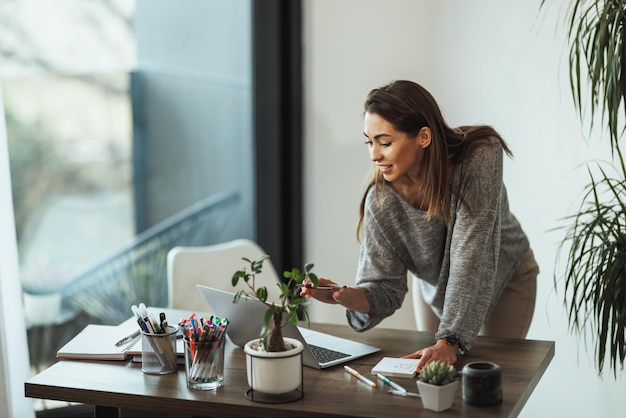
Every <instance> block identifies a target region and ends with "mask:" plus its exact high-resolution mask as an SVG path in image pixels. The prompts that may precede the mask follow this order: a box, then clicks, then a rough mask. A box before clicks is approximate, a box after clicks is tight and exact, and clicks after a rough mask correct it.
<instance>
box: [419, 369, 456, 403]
mask: <svg viewBox="0 0 626 418" xmlns="http://www.w3.org/2000/svg"><path fill="white" fill-rule="evenodd" d="M456 376H457V372H456V369H455V368H454V367H453V366H449V365H447V364H446V363H444V362H443V361H440V360H435V361H433V362H430V363H428V364H427V365H426V366H425V367H424V368H423V369H422V370H421V371H420V373H419V378H418V380H417V388H418V390H419V393H420V396H421V397H422V403H423V405H424V408H425V409H430V410H432V411H436V412H441V411H445V410H448V409H450V408H451V407H452V402H454V395H456V391H457V387H458V384H459V381H458V379H457V378H456Z"/></svg>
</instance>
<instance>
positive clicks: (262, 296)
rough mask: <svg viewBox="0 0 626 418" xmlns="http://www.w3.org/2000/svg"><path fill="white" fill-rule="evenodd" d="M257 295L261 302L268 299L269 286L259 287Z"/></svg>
mask: <svg viewBox="0 0 626 418" xmlns="http://www.w3.org/2000/svg"><path fill="white" fill-rule="evenodd" d="M256 296H257V298H259V300H260V301H261V302H265V301H267V288H266V287H265V286H263V287H259V288H258V289H257V291H256Z"/></svg>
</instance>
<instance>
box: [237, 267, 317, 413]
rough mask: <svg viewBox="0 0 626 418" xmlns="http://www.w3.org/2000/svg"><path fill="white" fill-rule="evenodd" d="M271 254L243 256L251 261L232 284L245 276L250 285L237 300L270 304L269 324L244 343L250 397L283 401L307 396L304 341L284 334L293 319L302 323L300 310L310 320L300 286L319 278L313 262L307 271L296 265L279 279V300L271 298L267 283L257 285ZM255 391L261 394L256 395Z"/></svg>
mask: <svg viewBox="0 0 626 418" xmlns="http://www.w3.org/2000/svg"><path fill="white" fill-rule="evenodd" d="M268 258H269V256H268V255H263V256H261V257H259V258H258V259H256V260H250V259H247V258H242V260H244V261H245V262H246V263H247V265H246V266H245V267H244V268H242V269H241V270H237V271H236V272H235V273H234V274H233V277H232V285H233V287H234V286H237V284H238V283H239V281H240V280H243V281H244V282H245V283H246V285H247V289H242V290H239V291H237V292H236V293H235V297H234V300H233V303H237V302H239V301H240V300H241V298H242V297H248V298H252V299H257V300H258V301H260V302H262V303H263V304H265V305H266V306H267V311H266V313H265V318H264V322H265V327H264V328H263V331H262V332H261V335H260V337H259V338H258V339H254V340H252V341H249V342H248V343H247V344H245V345H244V352H245V353H246V369H247V375H248V385H249V386H250V390H249V391H247V392H246V397H248V398H249V399H251V400H262V401H263V402H282V401H290V400H295V399H299V398H301V397H302V396H303V390H302V389H303V388H302V351H303V350H304V346H303V345H302V343H301V342H300V341H298V340H296V339H293V338H287V337H283V333H282V330H283V327H284V326H285V325H287V324H288V323H289V322H292V323H294V324H297V323H298V319H299V318H298V314H299V313H300V312H302V313H303V315H304V317H305V319H306V321H307V323H308V322H309V317H308V314H307V312H306V309H305V307H304V298H302V297H301V296H300V290H301V289H302V287H303V286H304V281H305V280H307V279H308V280H309V281H310V282H311V283H312V284H313V285H314V286H317V285H318V283H319V280H318V278H317V276H316V275H315V274H314V273H313V272H312V269H313V264H307V265H306V266H305V267H304V271H300V270H299V269H298V268H293V269H292V270H291V271H285V272H284V273H283V276H284V277H285V279H287V280H286V282H280V283H278V282H277V283H276V285H277V286H278V287H279V288H280V296H279V299H278V301H277V302H270V301H268V291H267V288H266V287H265V286H260V287H257V285H256V283H255V278H256V276H257V275H258V274H260V273H261V271H262V269H263V262H264V261H265V260H267V259H268ZM255 392H258V393H260V397H259V396H257V399H255ZM258 393H257V395H258Z"/></svg>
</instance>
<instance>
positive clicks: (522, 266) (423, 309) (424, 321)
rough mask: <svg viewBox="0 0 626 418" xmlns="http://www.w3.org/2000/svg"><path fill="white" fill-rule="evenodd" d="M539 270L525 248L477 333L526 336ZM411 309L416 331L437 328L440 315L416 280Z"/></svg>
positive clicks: (512, 336) (496, 335) (435, 329)
mask: <svg viewBox="0 0 626 418" xmlns="http://www.w3.org/2000/svg"><path fill="white" fill-rule="evenodd" d="M538 274H539V267H538V266H537V262H536V261H535V257H534V255H533V252H532V250H528V252H527V253H526V255H524V257H522V259H521V260H520V261H519V263H518V264H517V266H516V267H515V272H514V273H513V277H511V280H510V281H509V283H508V284H507V286H506V287H505V288H504V290H503V291H502V295H500V299H499V300H498V303H496V305H495V306H494V307H493V309H492V310H491V311H490V312H489V314H488V316H487V318H486V319H485V322H484V323H483V326H482V328H481V329H480V333H479V335H486V336H491V337H511V338H526V334H528V329H529V328H530V323H531V321H532V319H533V313H534V312H535V299H536V296H537V275H538ZM413 309H414V310H415V321H416V323H417V329H418V331H430V332H436V331H437V328H438V327H439V318H438V317H437V315H435V313H434V312H433V311H432V309H431V307H430V305H428V304H427V303H426V302H425V301H424V298H422V294H421V292H420V289H419V285H417V283H414V286H413Z"/></svg>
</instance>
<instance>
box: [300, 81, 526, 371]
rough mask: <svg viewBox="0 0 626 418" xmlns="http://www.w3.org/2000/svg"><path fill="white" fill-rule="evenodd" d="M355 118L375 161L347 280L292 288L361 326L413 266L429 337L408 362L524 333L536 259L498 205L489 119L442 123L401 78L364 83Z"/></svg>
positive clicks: (394, 298)
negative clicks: (335, 306)
mask: <svg viewBox="0 0 626 418" xmlns="http://www.w3.org/2000/svg"><path fill="white" fill-rule="evenodd" d="M364 126H365V131H364V134H365V138H366V140H365V143H366V144H367V147H368V149H369V155H370V159H371V160H372V162H373V163H374V166H373V168H374V172H373V175H372V178H371V180H370V182H369V185H368V187H367V189H366V191H365V193H364V195H363V198H362V200H361V205H360V217H359V222H358V227H357V233H358V235H359V237H360V241H361V250H360V256H359V265H358V272H357V278H356V284H355V286H353V287H343V288H338V289H332V290H322V289H312V288H307V289H304V290H303V291H302V295H303V296H306V297H314V298H316V299H318V300H321V301H323V302H327V303H339V304H341V305H343V306H344V307H346V309H347V311H346V313H347V318H348V322H349V324H350V326H351V327H352V328H354V329H355V330H357V331H365V330H367V329H370V328H372V327H374V326H375V325H377V324H378V323H379V322H380V321H381V320H383V319H384V318H385V317H387V316H389V315H391V314H393V313H394V311H395V310H396V309H398V308H399V307H400V306H401V304H402V301H403V299H404V297H405V295H406V293H407V291H408V288H407V272H411V273H413V275H415V276H416V277H418V278H419V279H420V287H421V292H422V296H423V300H425V301H426V303H428V305H429V309H421V311H423V312H424V314H423V316H422V319H424V321H420V323H422V322H424V323H425V324H426V325H424V326H422V327H421V328H423V329H425V330H430V331H433V332H434V333H435V343H434V344H433V345H432V346H430V347H426V348H422V349H419V350H417V351H415V352H414V353H412V354H408V355H407V356H406V357H408V358H419V359H421V360H420V362H419V363H418V366H417V369H418V370H420V369H421V368H422V367H423V366H425V365H426V364H428V363H430V362H431V361H434V360H442V361H444V362H446V363H447V364H454V363H455V362H456V360H457V354H458V353H461V354H463V353H464V352H466V351H467V350H469V349H470V348H471V347H472V343H473V342H474V339H475V338H476V336H477V335H478V334H479V332H480V333H481V334H482V335H490V336H501V337H515V338H525V337H526V334H527V332H528V328H529V327H530V322H531V319H532V315H533V312H534V306H535V297H536V277H537V274H538V268H537V264H536V262H535V260H534V257H533V254H532V251H531V250H530V246H529V242H528V239H527V237H526V235H525V233H524V231H523V230H522V228H521V227H520V224H519V222H518V221H517V219H516V218H515V217H514V216H513V215H512V214H511V212H510V211H509V202H508V199H507V194H506V189H505V187H504V184H503V180H502V160H503V154H504V153H506V154H507V155H509V156H510V155H511V151H510V150H509V148H508V147H507V145H506V143H505V142H504V140H503V139H502V138H501V137H500V135H499V134H498V133H497V132H496V131H495V130H494V129H493V128H491V127H489V126H464V127H460V128H457V129H452V128H450V127H449V126H448V125H447V123H446V122H445V120H444V119H443V116H442V114H441V111H440V110H439V107H438V105H437V103H436V102H435V100H434V98H433V97H432V96H431V95H430V93H428V92H427V91H426V90H425V89H424V88H423V87H421V86H420V85H418V84H416V83H413V82H410V81H394V82H392V83H390V84H388V85H386V86H384V87H381V88H378V89H374V90H372V91H371V92H370V93H369V95H368V96H367V99H366V101H365V115H364ZM333 284H334V282H333V281H331V280H328V279H320V286H328V285H333ZM417 309H420V308H419V307H417V308H416V310H417Z"/></svg>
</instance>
